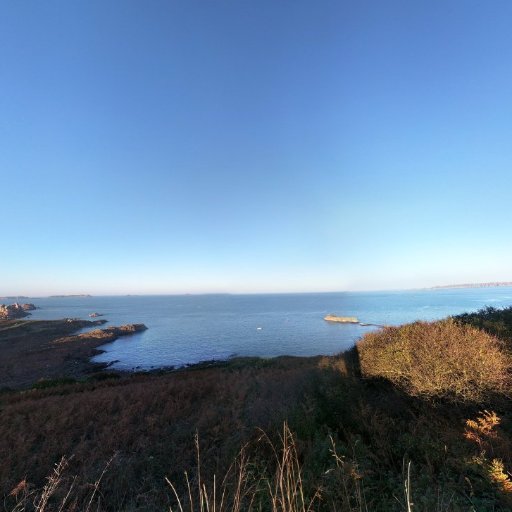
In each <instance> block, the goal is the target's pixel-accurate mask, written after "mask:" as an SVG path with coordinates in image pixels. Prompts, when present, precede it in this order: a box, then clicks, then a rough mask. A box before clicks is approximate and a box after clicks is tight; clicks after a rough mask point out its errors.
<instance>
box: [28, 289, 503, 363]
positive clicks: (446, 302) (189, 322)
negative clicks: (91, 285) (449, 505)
mask: <svg viewBox="0 0 512 512" xmlns="http://www.w3.org/2000/svg"><path fill="white" fill-rule="evenodd" d="M23 302H24V301H23ZM30 302H33V303H34V304H35V305H36V306H38V308H39V309H37V310H36V311H33V312H32V316H31V317H30V318H31V319H34V320H37V319H59V318H81V319H89V314H91V313H93V312H97V313H100V314H102V315H104V316H102V317H101V318H104V319H105V320H107V321H108V322H107V324H106V326H108V325H112V326H118V325H123V324H127V323H144V324H145V325H146V326H147V327H148V329H147V330H146V331H144V332H141V333H137V334H133V335H130V336H125V337H121V338H119V339H118V340H116V341H114V342H112V343H108V344H106V345H103V346H102V347H100V348H101V349H102V350H103V351H104V352H102V353H101V354H99V355H97V356H95V357H94V358H93V360H94V361H98V362H108V363H112V364H111V367H112V368H115V369H119V370H135V369H136V370H150V369H155V368H162V367H171V366H174V367H181V366H185V365H189V364H194V363H198V362H201V361H211V360H225V359H228V358H231V357H235V356H259V357H275V356H280V355H293V356H311V355H318V354H323V355H332V354H337V353H339V352H342V351H344V350H346V349H349V348H350V347H352V346H353V345H354V343H355V342H356V341H357V340H358V339H359V338H360V337H361V336H363V335H364V334H365V333H366V332H368V331H371V330H374V329H377V328H378V327H375V326H361V325H356V324H336V323H329V322H326V321H325V320H323V318H324V316H325V315H327V314H330V313H334V314H337V315H342V316H356V317H357V318H358V319H359V320H360V322H363V323H367V324H376V325H399V324H402V323H407V322H412V321H414V320H434V319H440V318H444V317H446V316H449V315H454V314H458V313H463V312H471V311H476V310H478V309H481V308H483V307H485V306H494V307H506V306H511V305H512V287H493V288H461V289H433V290H432V289H429V290H410V291H386V292H383V291H379V292H339V293H301V294H298V293H297V294H268V295H263V294H262V295H230V294H226V295H159V296H133V295H131V296H112V297H107V296H93V297H49V298H34V299H30Z"/></svg>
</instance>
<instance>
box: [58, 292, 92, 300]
mask: <svg viewBox="0 0 512 512" xmlns="http://www.w3.org/2000/svg"><path fill="white" fill-rule="evenodd" d="M69 297H92V295H89V294H88V293H79V294H75V295H50V297H49V298H50V299H64V298H69Z"/></svg>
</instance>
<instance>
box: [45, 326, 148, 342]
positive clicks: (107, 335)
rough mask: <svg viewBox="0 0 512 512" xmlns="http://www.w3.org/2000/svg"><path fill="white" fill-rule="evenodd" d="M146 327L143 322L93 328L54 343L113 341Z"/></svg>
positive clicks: (143, 329)
mask: <svg viewBox="0 0 512 512" xmlns="http://www.w3.org/2000/svg"><path fill="white" fill-rule="evenodd" d="M146 329H147V327H146V326H145V325H144V324H127V325H122V326H121V327H107V328H105V329H94V330H93V331H88V332H84V333H82V334H76V335H75V336H65V337H64V338H59V339H57V340H55V341H54V343H70V342H74V341H81V340H91V339H95V340H102V341H103V342H105V343H107V342H109V341H114V340H116V339H117V338H119V336H126V335H127V334H134V333H136V332H141V331H145V330H146Z"/></svg>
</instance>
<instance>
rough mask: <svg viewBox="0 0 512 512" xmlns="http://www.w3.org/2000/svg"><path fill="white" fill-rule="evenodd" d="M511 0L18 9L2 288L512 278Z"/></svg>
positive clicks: (3, 147)
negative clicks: (511, 204) (511, 233)
mask: <svg viewBox="0 0 512 512" xmlns="http://www.w3.org/2000/svg"><path fill="white" fill-rule="evenodd" d="M510 19H512V4H511V3H510V2H508V1H491V2H485V3H484V2H480V1H478V2H476V1H471V0H461V1H446V0H443V1H441V0H439V1H433V0H428V1H420V0H418V1H414V2H411V1H376V0H375V1H372V2H369V1H360V2H343V1H339V0H338V1H315V2H313V1H302V0H293V1H292V0H283V1H275V0H257V1H248V0H236V1H235V0H231V1H223V0H218V1H194V0H182V1H179V0H175V1H172V0H149V1H141V0H122V1H119V0H118V1H115V2H114V1H109V0H87V1H78V0H77V1H73V2H70V1H65V0H60V1H57V0H47V1H45V2H36V1H24V2H20V1H19V0H6V1H3V2H1V3H0V48H1V51H0V113H1V115H0V214H1V218H2V237H1V241H0V295H5V294H27V295H38V294H39V295H44V294H52V293H85V292H87V293H95V294H102V293H105V294H110V293H182V292H191V293H201V292H274V291H275V292H281V291H334V290H358V289H384V288H404V287H405V288H407V287H417V286H429V285H436V284H448V283H457V282H467V281H494V280H512V268H511V265H512V264H511V261H512V258H511V257H512V236H510V232H511V221H512V213H511V208H510V199H509V198H510V191H511V190H512V172H511V170H512V165H511V164H512V143H511V140H512V67H511V66H510V62H512V32H511V31H510Z"/></svg>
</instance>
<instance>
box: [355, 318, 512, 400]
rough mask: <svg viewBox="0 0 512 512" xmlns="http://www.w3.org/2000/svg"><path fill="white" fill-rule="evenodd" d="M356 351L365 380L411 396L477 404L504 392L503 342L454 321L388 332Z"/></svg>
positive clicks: (373, 335) (388, 329)
mask: <svg viewBox="0 0 512 512" xmlns="http://www.w3.org/2000/svg"><path fill="white" fill-rule="evenodd" d="M357 348H358V353H359V358H360V364H361V371H362V374H363V376H365V377H384V378H386V379H388V380H390V381H392V382H393V383H395V384H397V385H398V386H399V387H401V388H402V389H404V390H405V391H406V392H407V393H409V394H411V395H413V396H423V397H449V398H452V399H455V400H458V401H481V400H482V399H484V398H485V396H486V395H488V394H489V393H491V392H503V391H505V388H506V384H507V377H508V372H509V360H508V356H507V355H506V354H505V352H504V350H503V347H502V342H501V341H500V340H498V339H497V338H495V337H493V336H491V335H490V334H488V333H486V332H484V331H482V330H479V329H477V328H475V327H473V326H471V325H462V324H460V323H457V322H456V321H454V320H452V319H448V320H442V321H438V322H415V323H412V324H407V325H403V326H400V327H386V328H384V329H383V330H381V331H378V332H374V333H369V334H367V335H365V336H364V337H363V339H362V340H361V341H360V342H359V343H358V346H357Z"/></svg>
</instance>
